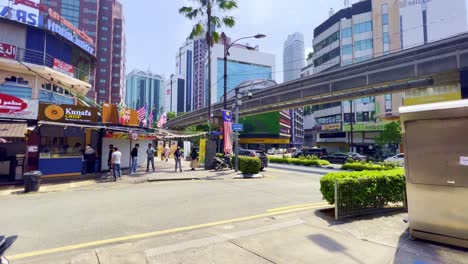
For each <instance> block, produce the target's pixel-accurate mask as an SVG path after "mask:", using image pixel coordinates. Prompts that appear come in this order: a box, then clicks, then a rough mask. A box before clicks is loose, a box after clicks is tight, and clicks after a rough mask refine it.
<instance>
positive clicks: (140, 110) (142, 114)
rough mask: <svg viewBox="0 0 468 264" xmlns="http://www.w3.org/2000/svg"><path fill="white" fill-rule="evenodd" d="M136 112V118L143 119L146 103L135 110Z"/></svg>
mask: <svg viewBox="0 0 468 264" xmlns="http://www.w3.org/2000/svg"><path fill="white" fill-rule="evenodd" d="M137 113H138V120H140V122H141V121H143V120H144V119H145V116H146V105H144V106H142V107H141V108H140V109H138V110H137Z"/></svg>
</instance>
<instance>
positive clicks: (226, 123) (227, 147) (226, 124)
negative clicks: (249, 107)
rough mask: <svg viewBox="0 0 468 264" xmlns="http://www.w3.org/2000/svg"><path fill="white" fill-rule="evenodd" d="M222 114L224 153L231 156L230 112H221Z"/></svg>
mask: <svg viewBox="0 0 468 264" xmlns="http://www.w3.org/2000/svg"><path fill="white" fill-rule="evenodd" d="M222 112H223V130H224V131H223V137H224V153H226V154H232V112H231V111H228V110H222Z"/></svg>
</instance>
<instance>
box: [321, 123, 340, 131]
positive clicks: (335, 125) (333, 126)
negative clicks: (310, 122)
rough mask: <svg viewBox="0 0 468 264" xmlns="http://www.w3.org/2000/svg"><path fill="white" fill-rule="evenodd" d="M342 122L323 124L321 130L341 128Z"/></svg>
mask: <svg viewBox="0 0 468 264" xmlns="http://www.w3.org/2000/svg"><path fill="white" fill-rule="evenodd" d="M340 129H341V124H328V125H322V127H321V130H340Z"/></svg>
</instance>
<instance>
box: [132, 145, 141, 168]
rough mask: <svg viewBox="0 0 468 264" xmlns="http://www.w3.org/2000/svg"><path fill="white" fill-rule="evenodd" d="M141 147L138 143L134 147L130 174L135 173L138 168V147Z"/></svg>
mask: <svg viewBox="0 0 468 264" xmlns="http://www.w3.org/2000/svg"><path fill="white" fill-rule="evenodd" d="M139 148H140V145H139V144H136V145H135V147H133V149H132V153H130V155H131V156H132V166H131V167H130V174H133V173H135V172H136V170H137V166H138V149H139Z"/></svg>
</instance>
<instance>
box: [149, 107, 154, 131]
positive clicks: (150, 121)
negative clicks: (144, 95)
mask: <svg viewBox="0 0 468 264" xmlns="http://www.w3.org/2000/svg"><path fill="white" fill-rule="evenodd" d="M153 112H154V108H153V109H152V110H151V113H150V114H149V116H148V127H149V128H151V127H152V126H153Z"/></svg>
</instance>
